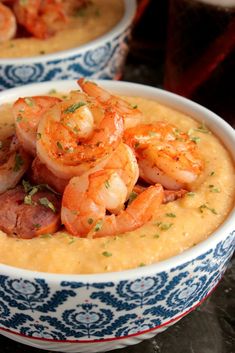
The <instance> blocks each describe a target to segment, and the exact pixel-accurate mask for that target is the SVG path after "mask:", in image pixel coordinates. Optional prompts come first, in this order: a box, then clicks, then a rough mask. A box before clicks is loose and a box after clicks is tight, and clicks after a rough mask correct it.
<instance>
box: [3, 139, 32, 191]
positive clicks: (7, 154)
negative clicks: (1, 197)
mask: <svg viewBox="0 0 235 353" xmlns="http://www.w3.org/2000/svg"><path fill="white" fill-rule="evenodd" d="M29 164H30V158H29V156H28V154H27V153H26V152H24V150H23V149H22V148H21V147H20V146H19V143H18V141H17V139H16V137H14V136H13V137H9V138H7V139H6V140H4V141H1V149H0V194H1V193H3V192H5V191H6V190H7V189H9V188H13V187H14V186H16V184H17V183H18V182H19V181H20V179H21V178H22V176H23V175H24V173H25V172H26V171H27V169H28V167H29Z"/></svg>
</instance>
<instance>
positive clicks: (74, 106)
mask: <svg viewBox="0 0 235 353" xmlns="http://www.w3.org/2000/svg"><path fill="white" fill-rule="evenodd" d="M83 105H86V103H84V102H78V103H74V104H72V105H70V106H69V107H68V108H66V109H65V110H64V113H65V114H67V113H74V112H75V111H76V110H77V109H78V108H80V107H82V106H83Z"/></svg>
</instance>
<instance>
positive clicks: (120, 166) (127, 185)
mask: <svg viewBox="0 0 235 353" xmlns="http://www.w3.org/2000/svg"><path fill="white" fill-rule="evenodd" d="M101 171H103V173H104V175H109V174H113V173H115V175H116V176H117V178H116V180H117V179H118V180H120V181H119V183H121V185H122V186H123V188H122V189H124V190H125V192H124V191H123V192H122V190H121V191H120V190H119V195H117V198H116V203H115V205H113V206H112V208H110V207H109V208H108V210H109V211H110V212H112V213H115V214H116V213H118V212H119V211H120V210H121V209H123V207H124V203H125V202H126V201H127V200H128V199H129V196H130V194H131V192H132V190H133V187H134V185H135V183H136V182H137V180H138V177H139V168H138V164H137V160H136V158H135V155H134V153H133V151H132V149H131V148H130V147H129V146H128V145H126V144H124V143H120V144H119V146H118V147H117V148H116V150H115V151H114V152H113V153H112V154H111V155H110V157H109V159H108V161H107V163H106V164H105V165H104V166H103V168H101V167H100V165H99V164H98V165H97V166H96V167H94V168H92V169H91V170H89V171H88V172H86V173H83V174H82V175H81V176H79V177H76V184H77V185H79V188H80V189H81V190H86V189H87V188H88V186H89V178H90V175H92V174H94V173H96V172H97V173H98V172H101ZM105 173H106V174H105ZM91 178H92V177H91ZM102 185H105V187H107V188H109V181H108V176H106V177H105V179H104V184H102ZM99 187H100V186H99V185H97V188H99ZM119 196H120V197H119Z"/></svg>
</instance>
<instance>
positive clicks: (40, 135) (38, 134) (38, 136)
mask: <svg viewBox="0 0 235 353" xmlns="http://www.w3.org/2000/svg"><path fill="white" fill-rule="evenodd" d="M41 137H42V134H41V133H40V132H37V140H40V138H41Z"/></svg>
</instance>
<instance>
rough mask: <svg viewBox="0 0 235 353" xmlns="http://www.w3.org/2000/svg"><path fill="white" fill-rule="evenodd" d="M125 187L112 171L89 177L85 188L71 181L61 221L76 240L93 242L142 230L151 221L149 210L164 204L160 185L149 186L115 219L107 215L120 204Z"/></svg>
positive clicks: (64, 199) (75, 180) (64, 201)
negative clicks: (93, 240)
mask: <svg viewBox="0 0 235 353" xmlns="http://www.w3.org/2000/svg"><path fill="white" fill-rule="evenodd" d="M126 196H127V187H126V185H125V183H124V182H123V180H122V178H121V177H120V175H119V174H118V173H117V172H116V171H115V170H101V171H98V172H95V173H93V174H90V175H89V182H88V186H87V187H86V188H84V185H82V184H81V183H80V179H79V178H77V177H74V178H72V179H71V180H70V182H69V184H68V185H67V187H66V188H65V192H64V195H63V199H62V210H61V219H62V222H63V224H64V225H65V227H66V229H67V230H68V231H69V232H70V233H71V234H73V235H75V236H80V237H83V236H92V237H94V238H96V237H101V236H108V235H116V234H119V233H123V232H128V231H132V230H135V229H137V228H139V227H141V226H142V225H143V224H144V223H146V222H148V221H149V220H150V219H151V217H152V210H153V209H155V208H157V207H159V205H160V204H161V203H162V200H163V188H162V186H161V185H155V186H150V187H149V188H148V189H146V190H145V191H144V192H143V193H141V194H140V195H139V196H138V197H137V198H136V199H135V200H134V201H133V202H132V203H131V204H130V205H129V206H128V207H127V208H126V210H122V211H120V212H119V213H118V214H117V215H114V214H112V215H106V210H109V211H112V209H115V208H116V207H117V205H119V204H120V202H121V203H123V202H124V201H125V199H126Z"/></svg>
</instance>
